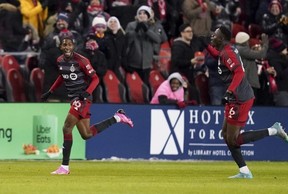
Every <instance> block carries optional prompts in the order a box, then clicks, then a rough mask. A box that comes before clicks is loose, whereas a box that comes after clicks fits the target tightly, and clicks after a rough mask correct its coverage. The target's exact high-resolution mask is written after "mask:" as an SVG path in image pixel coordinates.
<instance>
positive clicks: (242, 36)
mask: <svg viewBox="0 0 288 194" xmlns="http://www.w3.org/2000/svg"><path fill="white" fill-rule="evenodd" d="M249 39H250V36H249V34H247V33H246V32H238V33H237V34H236V37H235V42H236V43H238V44H243V43H244V42H247V41H248V40H249Z"/></svg>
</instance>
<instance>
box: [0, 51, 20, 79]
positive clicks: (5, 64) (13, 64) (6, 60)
mask: <svg viewBox="0 0 288 194" xmlns="http://www.w3.org/2000/svg"><path fill="white" fill-rule="evenodd" d="M1 67H2V70H3V72H4V74H5V75H7V72H8V70H9V69H12V68H13V69H16V70H19V71H20V65H19V63H18V61H17V60H16V58H15V57H14V56H12V55H5V56H4V57H3V58H2V64H1Z"/></svg>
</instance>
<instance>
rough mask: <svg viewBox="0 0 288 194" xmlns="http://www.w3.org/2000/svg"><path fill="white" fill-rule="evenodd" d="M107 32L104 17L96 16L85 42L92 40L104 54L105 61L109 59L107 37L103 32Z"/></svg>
mask: <svg viewBox="0 0 288 194" xmlns="http://www.w3.org/2000/svg"><path fill="white" fill-rule="evenodd" d="M106 31H107V22H106V20H105V18H104V17H102V16H96V17H95V18H94V19H93V22H92V27H91V28H90V31H89V33H88V35H87V36H86V40H89V39H94V40H96V42H97V43H98V45H99V50H100V51H102V52H103V53H104V54H105V57H106V59H107V58H109V57H108V56H109V53H108V45H107V36H106V34H105V32H106Z"/></svg>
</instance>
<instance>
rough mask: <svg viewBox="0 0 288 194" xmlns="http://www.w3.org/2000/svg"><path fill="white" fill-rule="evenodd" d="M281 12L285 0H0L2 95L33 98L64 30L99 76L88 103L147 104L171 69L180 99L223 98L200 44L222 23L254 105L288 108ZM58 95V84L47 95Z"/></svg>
mask: <svg viewBox="0 0 288 194" xmlns="http://www.w3.org/2000/svg"><path fill="white" fill-rule="evenodd" d="M287 11H288V1H286V0H61V1H58V0H0V70H1V72H0V100H1V101H2V102H40V101H41V100H40V96H41V94H42V92H44V91H47V90H48V89H49V88H50V86H51V84H52V83H53V82H54V80H55V79H56V77H57V76H58V70H57V66H56V59H57V57H58V56H60V55H61V51H60V50H59V35H60V34H61V33H67V32H71V33H72V34H73V37H74V39H75V42H76V52H79V53H80V54H82V55H84V56H85V57H87V58H88V59H89V60H90V61H91V64H92V65H93V67H94V68H95V70H96V72H97V75H98V76H99V78H100V84H99V86H98V87H97V88H96V90H95V91H94V93H93V96H94V102H95V103H137V104H145V103H150V101H151V99H152V97H153V95H154V93H155V92H156V90H157V88H158V86H159V85H160V84H161V83H163V82H164V81H165V80H166V79H167V78H168V76H169V75H170V74H171V73H173V72H179V73H180V74H181V75H182V76H183V78H184V79H185V80H186V84H187V86H186V87H185V90H186V91H187V101H189V102H193V103H192V104H194V105H221V98H222V96H223V94H224V93H225V86H223V84H222V83H221V81H220V79H219V78H218V75H217V65H218V61H217V59H214V58H212V57H211V56H210V55H209V54H208V53H207V52H206V51H205V48H204V47H203V46H202V45H201V42H202V41H203V38H204V39H205V40H208V41H209V38H210V35H211V32H213V31H214V30H215V29H216V28H218V27H219V26H221V25H225V26H226V27H228V28H229V29H231V32H232V37H233V38H232V39H231V44H235V47H237V49H238V50H239V53H240V55H241V57H242V61H243V64H244V68H245V72H246V76H247V78H248V80H249V82H250V84H251V85H252V87H253V90H254V93H255V96H256V100H255V105H257V106H288V58H287V43H288V42H287V41H288V18H287V13H288V12H287ZM201 39H202V40H201ZM66 98H67V95H66V91H65V88H64V87H62V88H60V89H59V90H57V91H56V92H55V93H53V97H52V98H51V100H50V101H51V102H66V101H67V99H66Z"/></svg>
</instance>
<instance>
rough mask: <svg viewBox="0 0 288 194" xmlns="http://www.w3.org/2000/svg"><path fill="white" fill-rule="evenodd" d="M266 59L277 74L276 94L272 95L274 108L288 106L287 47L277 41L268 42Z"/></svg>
mask: <svg viewBox="0 0 288 194" xmlns="http://www.w3.org/2000/svg"><path fill="white" fill-rule="evenodd" d="M269 44H270V45H269V50H268V53H267V59H268V61H269V64H270V65H271V66H272V67H274V69H275V70H276V72H277V76H276V83H277V87H278V92H277V93H275V94H274V103H275V106H288V65H287V64H288V57H287V55H288V51H287V45H286V44H284V43H283V42H282V41H280V40H277V39H271V40H270V42H269Z"/></svg>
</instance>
